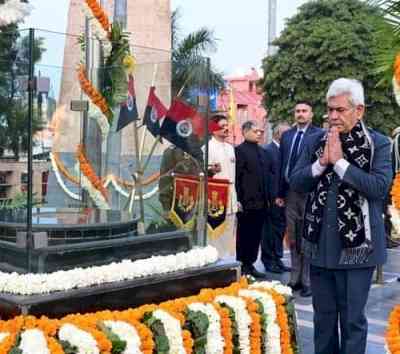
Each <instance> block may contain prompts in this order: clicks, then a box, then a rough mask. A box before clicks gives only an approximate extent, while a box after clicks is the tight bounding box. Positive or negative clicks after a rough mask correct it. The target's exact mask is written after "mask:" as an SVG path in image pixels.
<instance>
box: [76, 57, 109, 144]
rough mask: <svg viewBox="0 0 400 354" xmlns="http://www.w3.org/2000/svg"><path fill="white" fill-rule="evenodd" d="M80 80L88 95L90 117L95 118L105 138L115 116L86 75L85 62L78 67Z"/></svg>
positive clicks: (83, 89)
mask: <svg viewBox="0 0 400 354" xmlns="http://www.w3.org/2000/svg"><path fill="white" fill-rule="evenodd" d="M78 80H79V84H80V87H81V89H82V91H83V92H84V93H85V94H86V95H87V96H88V98H89V99H90V101H91V103H90V104H89V107H90V108H89V117H91V118H92V119H95V120H96V122H97V124H98V125H99V127H100V130H101V135H102V138H103V140H104V139H106V138H107V136H108V133H109V131H110V125H111V121H112V117H113V113H112V111H111V108H110V107H109V106H108V104H107V101H106V99H105V98H104V97H103V95H102V94H101V93H100V92H99V91H98V90H97V89H96V88H95V87H94V86H93V85H92V83H91V82H90V81H89V79H88V78H87V77H86V69H85V66H84V65H83V64H80V65H79V67H78Z"/></svg>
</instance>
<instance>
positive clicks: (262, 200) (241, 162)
mask: <svg viewBox="0 0 400 354" xmlns="http://www.w3.org/2000/svg"><path fill="white" fill-rule="evenodd" d="M242 133H243V136H244V139H245V141H244V142H243V143H242V144H240V145H239V146H237V147H236V148H235V155H236V183H235V186H236V191H237V198H238V205H239V211H238V213H237V220H238V226H237V235H236V236H237V237H236V258H237V260H238V261H240V262H242V272H243V273H244V274H250V275H252V276H254V277H256V278H263V277H265V274H264V273H261V272H259V271H258V270H257V269H256V268H255V267H254V265H253V263H254V262H255V261H256V260H257V256H258V249H259V247H260V241H261V235H262V228H263V224H264V220H265V215H266V213H267V207H268V194H267V193H268V189H269V188H268V186H267V184H268V180H267V176H266V171H267V170H268V169H269V167H268V166H267V161H266V159H265V153H264V150H263V149H262V148H261V147H260V146H259V145H258V143H259V142H260V140H261V137H262V133H263V129H262V128H260V127H259V126H257V123H256V122H255V121H251V120H250V121H247V122H245V123H244V124H243V125H242Z"/></svg>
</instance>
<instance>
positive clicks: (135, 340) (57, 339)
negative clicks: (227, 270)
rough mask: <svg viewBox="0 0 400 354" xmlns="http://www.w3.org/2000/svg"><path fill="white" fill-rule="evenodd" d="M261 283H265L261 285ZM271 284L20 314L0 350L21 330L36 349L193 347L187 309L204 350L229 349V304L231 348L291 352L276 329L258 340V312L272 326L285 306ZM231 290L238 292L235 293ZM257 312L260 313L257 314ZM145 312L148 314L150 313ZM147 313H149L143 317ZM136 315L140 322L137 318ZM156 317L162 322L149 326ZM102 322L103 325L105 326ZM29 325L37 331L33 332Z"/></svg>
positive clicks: (390, 336)
mask: <svg viewBox="0 0 400 354" xmlns="http://www.w3.org/2000/svg"><path fill="white" fill-rule="evenodd" d="M260 284H264V287H262V286H260ZM271 287H277V285H276V284H274V285H272V284H271V283H266V282H263V283H255V284H253V285H252V288H250V287H249V285H248V284H247V282H246V280H241V281H240V282H239V283H234V284H232V285H231V286H229V287H226V288H222V289H203V290H202V291H201V292H200V294H199V295H197V296H191V297H187V298H181V299H176V300H171V301H167V302H164V303H162V304H160V305H153V304H150V305H143V306H141V307H139V308H136V309H129V310H125V311H101V312H97V313H91V314H85V315H81V314H73V315H68V316H66V317H64V318H62V319H61V320H51V319H48V318H46V317H42V318H39V319H38V318H35V317H33V316H27V317H21V316H20V317H16V318H15V319H13V320H10V321H0V334H1V335H0V339H1V338H2V340H0V353H5V354H9V353H10V350H11V349H12V348H14V347H15V345H16V344H17V337H19V334H21V336H20V338H21V339H22V338H23V333H26V334H27V333H29V334H30V338H29V340H28V339H26V338H25V339H24V341H25V342H24V343H33V342H34V341H35V343H36V342H37V343H40V345H38V347H40V348H41V351H40V353H50V354H63V353H64V352H68V351H69V352H74V353H79V354H80V353H85V354H100V353H101V354H110V353H113V352H118V353H123V354H139V353H140V354H141V353H143V354H152V353H153V352H156V351H157V348H156V346H155V341H158V345H160V343H161V344H164V347H165V345H167V348H169V349H168V350H167V351H168V352H170V353H177V354H184V353H185V354H186V353H193V344H194V343H193V338H192V337H191V334H190V333H189V332H188V331H187V330H185V329H183V328H184V324H185V322H186V321H187V318H185V316H184V314H187V311H188V310H190V311H200V312H202V313H203V314H207V318H208V319H209V323H210V324H209V326H208V328H207V345H206V348H207V349H206V351H204V353H213V354H214V353H215V354H219V353H224V354H232V353H233V348H234V345H233V343H232V342H233V340H234V339H233V335H232V333H229V331H230V330H231V329H232V328H233V327H232V322H231V321H230V319H229V309H230V310H231V311H232V312H233V313H234V316H233V317H234V321H235V322H236V325H237V329H238V333H237V334H238V337H239V346H238V347H236V348H235V350H239V351H240V353H252V354H253V353H261V352H262V353H266V354H270V353H273V354H275V353H277V354H278V353H279V354H281V353H282V354H286V353H293V349H292V348H286V349H285V348H284V347H283V346H282V345H281V346H280V347H279V337H278V334H279V329H278V330H276V329H275V332H274V333H273V332H272V330H271V329H269V330H270V334H274V335H275V336H270V337H268V339H267V341H266V342H265V345H261V344H262V341H265V337H263V336H262V328H261V326H262V325H263V319H262V318H263V317H266V318H267V322H268V324H271V323H273V322H274V321H272V319H273V317H274V308H276V309H277V311H276V312H275V315H276V316H275V317H276V321H275V322H274V323H275V327H277V326H276V323H277V322H279V321H280V316H281V315H280V314H279V309H280V308H281V309H283V310H284V307H283V306H281V305H279V304H278V302H279V303H280V302H282V301H285V300H284V296H283V294H279V293H277V292H276V291H275V290H274V289H271ZM253 288H254V289H253ZM255 289H256V290H255ZM235 293H236V294H237V295H234V294H235ZM214 301H215V302H214ZM260 304H261V305H260ZM222 306H226V307H225V308H224V307H222ZM279 306H281V307H279ZM261 308H262V309H261ZM261 312H263V313H264V315H265V316H262V313H261ZM149 314H151V316H150V317H149ZM399 314H400V309H397V310H396V313H395V314H392V315H391V320H390V321H389V323H390V328H391V329H390V328H389V329H388V332H387V336H386V338H387V341H388V347H390V346H391V347H392V348H396V347H395V346H394V345H396V341H397V338H398V336H399V317H400V315H399ZM146 318H147V319H149V318H152V319H151V321H150V322H147V321H146ZM140 321H143V322H144V323H143V324H142V323H140ZM156 321H158V322H159V324H161V325H157V326H155V327H154V326H153V325H154V324H155V322H156ZM104 325H105V326H106V327H107V328H104ZM147 326H148V327H147ZM161 329H162V331H164V332H163V333H164V334H165V338H162V336H160V334H162V332H160V330H161ZM32 330H36V331H34V332H32ZM110 331H111V332H112V334H113V335H117V336H118V337H119V338H118V341H115V340H111V339H110ZM152 331H153V332H152ZM277 332H278V333H277ZM33 334H34V335H33ZM267 334H268V331H267ZM211 336H215V338H211ZM244 336H246V338H244ZM39 337H40V339H39ZM217 338H218V340H217ZM44 339H46V340H47V348H48V349H47V350H48V352H47V351H46V349H44V348H45V347H46V341H44ZM6 342H7V346H6V345H5V343H6ZM22 343H23V342H22V340H20V341H19V342H18V346H19V347H20V348H21V345H23V344H22ZM121 343H126V347H125V349H122V347H121V346H118V345H120V344H121ZM281 343H282V338H281ZM128 344H129V345H128ZM31 345H32V344H31ZM222 347H223V348H222ZM261 349H262V350H261ZM117 350H118V351H117ZM29 353H31V352H29ZM394 353H395V352H392V353H391V354H394Z"/></svg>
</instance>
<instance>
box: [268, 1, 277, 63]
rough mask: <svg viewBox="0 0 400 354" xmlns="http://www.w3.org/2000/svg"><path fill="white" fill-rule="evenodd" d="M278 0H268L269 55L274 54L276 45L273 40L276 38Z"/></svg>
mask: <svg viewBox="0 0 400 354" xmlns="http://www.w3.org/2000/svg"><path fill="white" fill-rule="evenodd" d="M276 18H277V0H268V48H267V55H268V56H270V55H273V54H275V52H276V47H275V46H274V45H272V42H273V41H274V40H275V38H276Z"/></svg>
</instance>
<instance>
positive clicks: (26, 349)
mask: <svg viewBox="0 0 400 354" xmlns="http://www.w3.org/2000/svg"><path fill="white" fill-rule="evenodd" d="M18 349H20V350H21V353H22V354H50V350H49V348H48V346H47V340H46V338H45V336H44V334H43V332H42V331H40V330H38V329H28V330H26V331H23V332H22V333H21V342H20V344H19V346H18Z"/></svg>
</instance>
